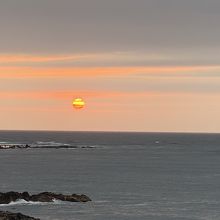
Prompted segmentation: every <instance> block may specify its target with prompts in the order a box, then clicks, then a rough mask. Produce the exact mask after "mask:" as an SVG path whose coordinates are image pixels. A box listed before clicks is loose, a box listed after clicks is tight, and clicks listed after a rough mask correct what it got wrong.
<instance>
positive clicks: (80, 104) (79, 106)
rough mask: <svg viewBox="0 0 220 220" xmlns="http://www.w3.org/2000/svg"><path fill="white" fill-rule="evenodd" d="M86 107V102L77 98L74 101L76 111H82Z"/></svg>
mask: <svg viewBox="0 0 220 220" xmlns="http://www.w3.org/2000/svg"><path fill="white" fill-rule="evenodd" d="M84 106H85V102H84V101H83V99H81V98H76V99H74V100H73V107H74V108H75V109H82V108H83V107H84Z"/></svg>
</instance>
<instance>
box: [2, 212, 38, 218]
mask: <svg viewBox="0 0 220 220" xmlns="http://www.w3.org/2000/svg"><path fill="white" fill-rule="evenodd" d="M0 220H40V219H39V218H33V217H30V216H27V215H23V214H21V213H12V212H6V211H0Z"/></svg>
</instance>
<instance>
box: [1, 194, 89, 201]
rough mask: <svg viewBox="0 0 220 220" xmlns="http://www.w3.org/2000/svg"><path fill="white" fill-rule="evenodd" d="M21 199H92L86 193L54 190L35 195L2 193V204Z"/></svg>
mask: <svg viewBox="0 0 220 220" xmlns="http://www.w3.org/2000/svg"><path fill="white" fill-rule="evenodd" d="M19 199H23V200H25V201H31V202H53V201H54V200H61V201H68V202H89V201H91V199H90V198H89V197H88V196H86V195H83V194H82V195H77V194H72V195H63V194H56V193H52V192H42V193H39V194H35V195H30V194H29V193H28V192H23V193H19V192H13V191H12V192H6V193H0V204H8V203H10V202H15V201H17V200H19Z"/></svg>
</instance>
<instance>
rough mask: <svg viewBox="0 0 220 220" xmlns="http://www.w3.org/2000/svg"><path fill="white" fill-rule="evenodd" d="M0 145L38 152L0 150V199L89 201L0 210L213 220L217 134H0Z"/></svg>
mask: <svg viewBox="0 0 220 220" xmlns="http://www.w3.org/2000/svg"><path fill="white" fill-rule="evenodd" d="M1 143H5V144H7V143H12V144H29V145H31V146H40V147H39V148H36V149H35V148H29V149H5V150H0V192H7V191H19V192H23V191H28V192H30V193H31V194H33V193H40V192H44V191H51V192H56V193H63V194H72V193H78V194H86V195H88V196H89V197H91V199H92V202H88V203H85V204H84V203H83V204H82V203H69V202H60V201H55V202H54V203H28V202H26V201H17V202H14V203H11V204H8V205H0V210H8V211H12V212H21V213H23V214H26V215H30V216H33V217H38V218H40V219H41V220H143V219H146V220H174V219H175V220H203V219H204V220H217V219H220V208H219V207H220V135H219V134H180V133H116V132H115V133H110V132H109V133H108V132H30V131H29V132H25V131H20V132H18V131H17V132H16V131H14V132H13V131H11V132H9V131H1V132H0V144H1ZM61 145H62V146H63V145H69V146H74V148H69V149H65V148H59V147H57V146H61ZM44 146H47V148H44ZM48 146H51V148H48ZM54 146H56V147H57V148H53V147H54Z"/></svg>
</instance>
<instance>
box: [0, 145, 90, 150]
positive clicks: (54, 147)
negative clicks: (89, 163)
mask: <svg viewBox="0 0 220 220" xmlns="http://www.w3.org/2000/svg"><path fill="white" fill-rule="evenodd" d="M28 148H32V149H71V148H72V149H73V148H74V149H75V148H86V149H91V148H94V147H93V146H70V145H59V146H56V145H55V146H51V145H44V146H31V145H28V144H0V150H7V149H28Z"/></svg>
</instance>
